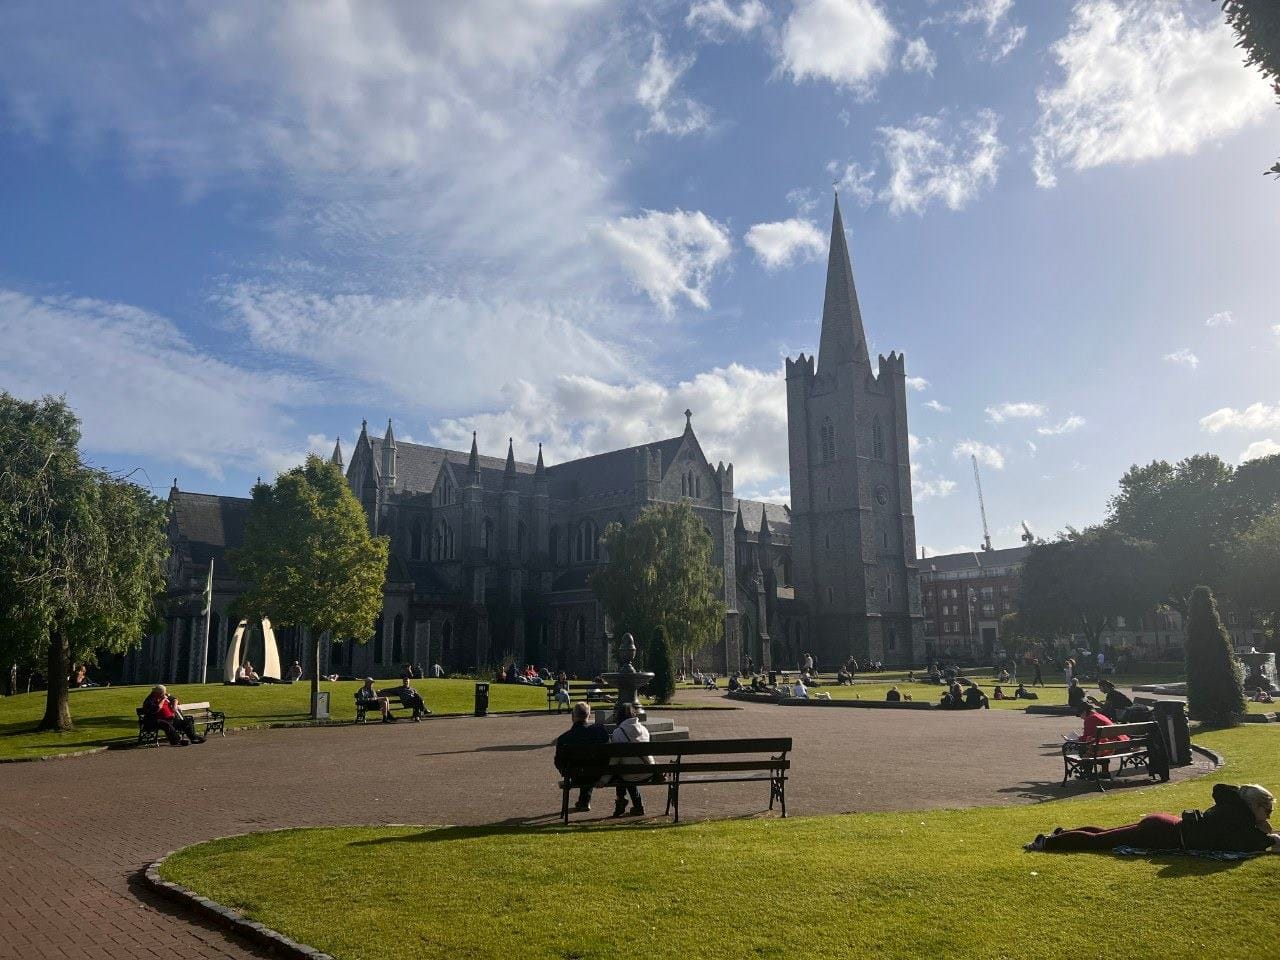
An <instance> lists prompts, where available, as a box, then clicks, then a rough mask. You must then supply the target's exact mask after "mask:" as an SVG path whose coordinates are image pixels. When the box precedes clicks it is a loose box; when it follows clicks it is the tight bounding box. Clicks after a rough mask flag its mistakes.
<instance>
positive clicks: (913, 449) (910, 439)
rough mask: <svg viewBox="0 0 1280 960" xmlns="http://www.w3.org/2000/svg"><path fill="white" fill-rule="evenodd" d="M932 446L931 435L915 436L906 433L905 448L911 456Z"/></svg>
mask: <svg viewBox="0 0 1280 960" xmlns="http://www.w3.org/2000/svg"><path fill="white" fill-rule="evenodd" d="M932 446H933V437H924V438H921V437H917V436H916V435H915V434H914V433H908V434H907V450H908V451H910V453H911V456H913V457H914V456H915V455H916V454H917V453H920V452H921V451H922V450H927V449H929V448H930V447H932Z"/></svg>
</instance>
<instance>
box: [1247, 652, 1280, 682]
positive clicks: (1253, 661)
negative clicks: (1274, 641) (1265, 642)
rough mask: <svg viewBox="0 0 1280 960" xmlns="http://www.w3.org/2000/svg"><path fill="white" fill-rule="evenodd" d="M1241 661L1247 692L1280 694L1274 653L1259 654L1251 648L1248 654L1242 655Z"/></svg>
mask: <svg viewBox="0 0 1280 960" xmlns="http://www.w3.org/2000/svg"><path fill="white" fill-rule="evenodd" d="M1240 661H1241V662H1242V663H1243V664H1244V688H1245V689H1246V690H1266V691H1267V692H1268V693H1277V692H1280V691H1277V689H1276V655H1275V654H1274V653H1259V652H1258V651H1257V650H1256V649H1252V648H1251V649H1250V650H1249V652H1248V653H1242V654H1240Z"/></svg>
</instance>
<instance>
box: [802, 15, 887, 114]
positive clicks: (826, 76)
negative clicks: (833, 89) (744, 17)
mask: <svg viewBox="0 0 1280 960" xmlns="http://www.w3.org/2000/svg"><path fill="white" fill-rule="evenodd" d="M896 36H897V33H896V31H895V30H894V28H893V26H892V24H890V23H889V20H888V18H887V17H886V16H885V14H884V10H883V9H881V6H880V4H879V3H878V2H877V0H796V4H795V9H794V10H793V11H792V13H791V16H790V17H789V18H787V22H786V23H785V24H784V25H783V28H782V39H781V44H780V49H779V54H780V57H781V63H780V66H781V68H782V69H783V70H784V71H786V72H787V73H789V74H791V76H792V78H793V79H794V80H795V81H796V82H797V83H799V82H800V81H802V80H807V79H814V80H829V81H831V82H832V83H834V84H836V85H837V86H842V87H849V88H851V89H853V90H854V91H855V92H857V93H859V94H868V93H869V92H870V90H871V88H872V86H873V84H874V82H875V80H876V78H877V77H879V76H880V75H881V74H882V73H884V72H885V71H886V70H887V69H888V68H889V64H890V58H891V55H892V53H893V43H894V39H895V38H896Z"/></svg>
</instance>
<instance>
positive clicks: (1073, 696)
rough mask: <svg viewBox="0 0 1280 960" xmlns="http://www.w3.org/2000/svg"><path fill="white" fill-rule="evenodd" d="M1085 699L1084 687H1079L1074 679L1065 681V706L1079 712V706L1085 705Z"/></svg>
mask: <svg viewBox="0 0 1280 960" xmlns="http://www.w3.org/2000/svg"><path fill="white" fill-rule="evenodd" d="M1087 699H1088V698H1087V697H1086V696H1085V695H1084V687H1082V686H1080V684H1079V682H1078V681H1077V680H1076V678H1075V677H1072V678H1071V679H1070V680H1068V681H1067V706H1069V707H1070V708H1071V709H1072V710H1073V711H1075V710H1079V709H1080V705H1081V704H1082V703H1085V702H1086V700H1087Z"/></svg>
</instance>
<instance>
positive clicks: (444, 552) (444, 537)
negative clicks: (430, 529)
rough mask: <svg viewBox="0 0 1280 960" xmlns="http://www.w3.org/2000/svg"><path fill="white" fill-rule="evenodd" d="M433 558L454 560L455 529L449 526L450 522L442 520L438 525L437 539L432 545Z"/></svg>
mask: <svg viewBox="0 0 1280 960" xmlns="http://www.w3.org/2000/svg"><path fill="white" fill-rule="evenodd" d="M431 558H432V559H433V560H452V559H453V527H451V526H449V521H448V520H441V521H440V522H439V523H437V524H436V532H435V538H434V540H433V542H432V545H431Z"/></svg>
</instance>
